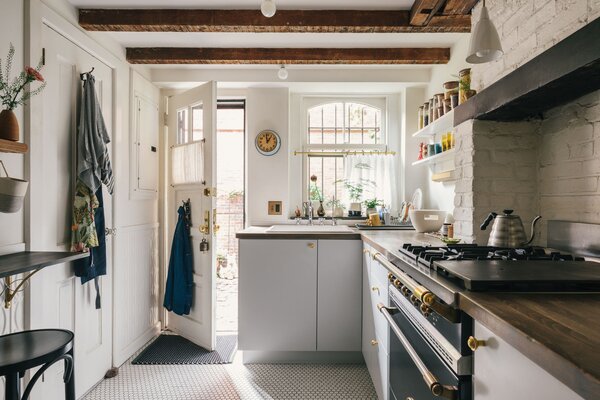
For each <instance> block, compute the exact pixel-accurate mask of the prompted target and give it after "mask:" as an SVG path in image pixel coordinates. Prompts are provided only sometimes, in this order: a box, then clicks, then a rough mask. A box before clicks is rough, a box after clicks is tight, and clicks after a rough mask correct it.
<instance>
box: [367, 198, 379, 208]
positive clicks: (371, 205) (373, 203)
mask: <svg viewBox="0 0 600 400" xmlns="http://www.w3.org/2000/svg"><path fill="white" fill-rule="evenodd" d="M364 204H365V207H367V208H376V207H377V206H380V205H381V204H382V200H379V199H377V198H374V199H369V200H365V203H364Z"/></svg>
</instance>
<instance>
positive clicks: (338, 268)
mask: <svg viewBox="0 0 600 400" xmlns="http://www.w3.org/2000/svg"><path fill="white" fill-rule="evenodd" d="M318 265H319V268H318V307H317V350H319V351H360V350H361V324H362V323H361V313H360V310H361V307H362V295H361V286H362V285H361V283H362V244H361V241H360V240H319V262H318Z"/></svg>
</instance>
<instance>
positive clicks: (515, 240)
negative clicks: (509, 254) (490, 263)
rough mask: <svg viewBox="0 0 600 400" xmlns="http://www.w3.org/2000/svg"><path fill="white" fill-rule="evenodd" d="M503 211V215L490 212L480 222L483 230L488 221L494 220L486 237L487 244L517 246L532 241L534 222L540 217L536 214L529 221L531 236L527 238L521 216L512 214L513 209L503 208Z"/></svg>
mask: <svg viewBox="0 0 600 400" xmlns="http://www.w3.org/2000/svg"><path fill="white" fill-rule="evenodd" d="M503 213H504V214H503V215H499V214H496V213H495V212H492V213H490V215H488V216H487V218H486V219H485V221H483V224H481V230H482V231H484V230H485V229H486V228H487V227H488V225H489V224H490V222H492V221H494V224H493V225H492V232H491V233H490V238H489V239H488V246H495V247H507V248H517V247H525V246H528V245H529V244H530V243H531V242H533V239H534V238H535V224H536V223H537V222H538V221H539V220H540V218H542V217H540V216H539V215H538V216H537V217H535V218H534V219H533V222H532V223H531V236H530V237H529V240H527V235H526V234H525V228H524V227H523V221H521V218H520V217H519V216H518V215H513V214H512V213H513V210H503Z"/></svg>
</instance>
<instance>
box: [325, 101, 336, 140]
mask: <svg viewBox="0 0 600 400" xmlns="http://www.w3.org/2000/svg"><path fill="white" fill-rule="evenodd" d="M321 109H322V110H323V143H327V144H335V140H336V139H335V134H336V113H337V104H336V103H329V104H325V105H324V106H322V107H321Z"/></svg>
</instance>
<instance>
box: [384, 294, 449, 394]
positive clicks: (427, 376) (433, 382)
mask: <svg viewBox="0 0 600 400" xmlns="http://www.w3.org/2000/svg"><path fill="white" fill-rule="evenodd" d="M377 309H378V310H379V312H380V313H381V314H383V317H384V318H385V319H386V321H387V323H388V324H389V326H390V328H391V329H392V331H393V332H394V334H395V335H396V337H398V340H399V341H400V343H402V346H404V348H405V349H406V352H407V353H408V355H409V356H410V358H411V360H412V361H413V362H414V363H415V365H416V366H417V369H418V370H419V372H420V373H421V375H422V376H423V380H424V381H425V383H426V384H427V385H428V386H429V389H430V390H431V393H432V394H433V395H434V396H436V397H445V398H447V399H450V400H455V399H457V398H458V389H457V388H456V387H454V386H446V385H442V384H441V383H440V382H439V381H438V379H437V378H436V377H435V375H433V373H432V372H431V371H429V369H427V366H426V365H425V363H424V362H423V360H421V357H419V355H418V354H417V352H416V351H415V349H414V348H413V347H412V345H411V344H410V341H409V340H408V339H407V338H406V336H404V333H402V331H401V330H400V328H399V327H398V325H396V323H395V322H394V319H393V318H392V314H391V313H390V312H393V313H395V312H401V311H399V310H398V309H397V308H390V307H386V306H385V305H383V304H382V303H379V304H377Z"/></svg>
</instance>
